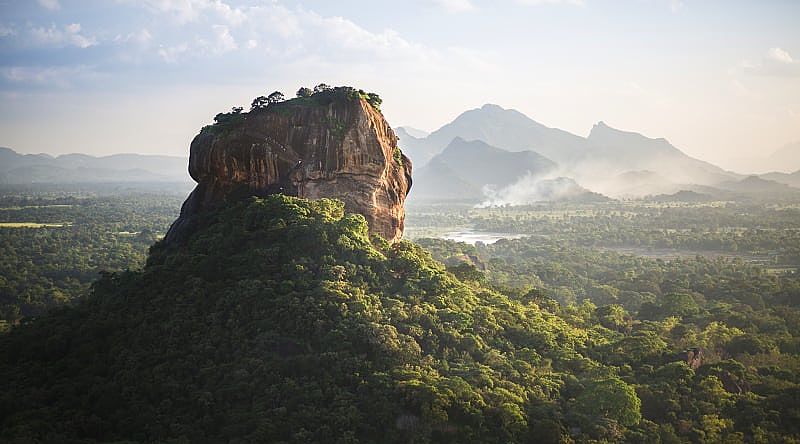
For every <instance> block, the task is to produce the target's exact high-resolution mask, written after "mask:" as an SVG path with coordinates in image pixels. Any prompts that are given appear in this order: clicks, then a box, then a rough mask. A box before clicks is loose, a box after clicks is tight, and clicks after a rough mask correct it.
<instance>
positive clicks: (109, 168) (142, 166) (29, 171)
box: [0, 148, 190, 184]
mask: <svg viewBox="0 0 800 444" xmlns="http://www.w3.org/2000/svg"><path fill="white" fill-rule="evenodd" d="M189 180H190V178H189V175H188V173H187V171H186V158H184V157H177V156H157V155H142V154H113V155H110V156H102V157H94V156H90V155H87V154H63V155H60V156H57V157H53V156H50V155H48V154H19V153H17V152H15V151H14V150H12V149H10V148H0V183H4V184H32V183H97V182H187V181H189Z"/></svg>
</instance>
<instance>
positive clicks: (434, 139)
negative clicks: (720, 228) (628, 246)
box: [397, 104, 800, 203]
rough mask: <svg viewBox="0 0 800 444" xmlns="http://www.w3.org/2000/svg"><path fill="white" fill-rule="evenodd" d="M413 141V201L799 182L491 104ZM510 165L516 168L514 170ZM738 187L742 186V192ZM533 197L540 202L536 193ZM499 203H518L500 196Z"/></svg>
mask: <svg viewBox="0 0 800 444" xmlns="http://www.w3.org/2000/svg"><path fill="white" fill-rule="evenodd" d="M414 134H417V136H422V135H423V134H424V132H420V131H419V130H415V131H410V130H409V129H407V128H406V127H403V128H399V129H398V131H397V136H398V138H399V143H400V147H401V148H402V149H403V151H404V152H405V153H406V154H407V155H408V156H409V158H410V159H411V160H412V161H413V162H415V166H416V168H417V171H418V174H417V176H418V177H417V184H418V185H419V186H418V187H417V188H416V189H415V193H412V195H411V199H412V200H413V199H434V198H439V199H448V198H462V199H465V198H480V197H481V196H480V195H479V193H480V194H481V195H482V197H488V194H493V195H494V197H495V198H497V197H498V196H497V190H499V189H502V188H504V187H509V186H511V185H512V184H514V183H519V186H517V187H512V188H510V189H514V190H516V191H519V188H520V187H521V186H527V187H528V188H531V189H535V188H541V187H538V186H537V185H536V184H537V181H539V180H553V179H555V178H558V177H561V178H569V179H571V180H572V181H573V182H574V183H575V185H576V186H580V187H581V188H582V187H586V188H588V189H589V190H592V191H594V192H599V193H602V194H604V195H608V196H612V197H644V196H648V195H666V194H672V193H676V192H678V191H681V190H691V191H695V192H701V193H709V192H710V193H711V194H716V192H719V193H722V194H725V193H729V192H737V193H742V192H745V191H748V192H750V191H752V192H764V190H766V189H770V190H778V189H780V190H783V191H786V190H789V192H792V190H794V189H793V188H784V187H783V186H781V185H788V186H797V178H796V176H793V175H788V174H780V173H773V174H768V175H762V176H761V177H760V179H762V180H764V181H766V182H767V183H766V185H765V184H764V183H761V182H759V183H758V184H756V183H755V182H754V181H752V180H747V179H748V177H747V176H745V175H741V174H738V173H734V172H731V171H726V170H724V169H722V168H720V167H718V166H716V165H713V164H711V163H709V162H705V161H702V160H699V159H696V158H693V157H691V156H689V155H687V154H685V153H684V152H682V151H681V150H680V149H678V148H676V147H675V146H673V145H672V144H670V143H669V142H668V141H667V140H666V139H663V138H656V139H653V138H649V137H646V136H644V135H642V134H639V133H636V132H629V131H622V130H619V129H615V128H612V127H610V126H608V125H607V124H605V123H604V122H599V123H597V124H596V125H594V127H593V128H592V130H591V132H590V133H589V135H588V136H587V137H581V136H578V135H575V134H572V133H569V132H567V131H564V130H561V129H557V128H550V127H547V126H545V125H543V124H541V123H539V122H536V121H535V120H533V119H531V118H529V117H528V116H526V115H524V114H522V113H521V112H519V111H516V110H513V109H504V108H502V107H500V106H498V105H492V104H487V105H483V106H482V107H481V108H477V109H473V110H469V111H466V112H464V113H462V114H461V115H459V116H458V117H456V119H455V120H453V121H452V122H450V123H448V124H446V125H444V126H442V127H441V128H439V129H438V130H436V131H433V132H432V133H430V134H428V135H426V136H422V137H417V136H415V135H414ZM468 141H480V142H482V144H469V143H468ZM454 144H455V145H454ZM467 147H468V148H469V149H467ZM460 151H463V153H462V154H461V155H459V152H460ZM476 151H480V153H478V152H476ZM520 152H526V153H536V154H538V156H537V157H536V159H537V160H536V163H537V164H538V165H545V164H546V165H548V168H532V167H530V165H526V164H524V163H522V164H520V165H517V162H516V161H515V160H512V159H513V158H511V157H509V154H510V153H520ZM531 158H532V157H531ZM473 162H478V163H477V164H476V165H473V167H472V170H470V169H469V168H468V167H466V166H465V165H464V164H465V163H470V164H472V163H473ZM509 162H511V163H514V164H515V166H514V167H511V168H510V167H508V163H509ZM474 170H478V171H477V172H475V171H474ZM493 178H494V179H493ZM738 182H742V184H741V185H737V184H738ZM770 182H771V184H770ZM578 184H580V185H578ZM545 188H546V187H545ZM487 191H488V193H487ZM587 191H588V190H587ZM798 191H800V190H798ZM528 195H529V196H531V198H536V197H537V196H539V197H540V195H539V194H538V193H535V192H531V193H528ZM498 200H499V201H516V200H517V199H507V198H504V197H503V196H500V198H499V199H498ZM522 203H524V202H522Z"/></svg>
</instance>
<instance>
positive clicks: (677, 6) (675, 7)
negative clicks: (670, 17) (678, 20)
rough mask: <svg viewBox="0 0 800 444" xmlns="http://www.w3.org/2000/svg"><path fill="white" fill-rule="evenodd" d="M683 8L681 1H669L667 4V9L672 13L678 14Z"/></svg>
mask: <svg viewBox="0 0 800 444" xmlns="http://www.w3.org/2000/svg"><path fill="white" fill-rule="evenodd" d="M684 6H685V4H684V3H683V1H681V0H670V2H669V9H671V10H672V12H678V11H680V10H681V9H683V7H684Z"/></svg>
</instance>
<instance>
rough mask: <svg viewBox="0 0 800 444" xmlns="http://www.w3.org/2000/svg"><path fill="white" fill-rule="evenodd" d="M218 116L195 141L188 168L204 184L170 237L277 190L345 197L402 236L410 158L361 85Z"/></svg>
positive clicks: (378, 230) (377, 224)
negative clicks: (229, 206) (209, 214)
mask: <svg viewBox="0 0 800 444" xmlns="http://www.w3.org/2000/svg"><path fill="white" fill-rule="evenodd" d="M215 120H216V122H217V123H216V124H214V125H211V126H207V127H205V128H203V130H202V131H200V134H198V135H197V136H196V137H195V138H194V140H193V141H192V143H191V148H190V157H189V174H190V175H191V176H192V178H193V179H194V180H196V181H197V183H198V184H197V187H195V189H194V191H192V193H191V194H190V195H189V197H188V198H187V199H186V202H184V204H183V206H182V207H181V214H180V217H179V218H178V219H177V220H176V221H175V222H174V223H173V224H172V226H171V227H170V229H169V232H168V233H167V235H166V238H165V240H166V242H167V243H175V242H180V241H181V239H183V238H185V236H186V235H188V234H189V233H190V232H191V231H192V230H193V227H194V226H195V223H196V221H197V219H198V218H200V217H202V214H203V212H205V211H207V210H212V209H214V208H218V207H220V206H222V205H224V204H225V203H227V202H231V201H235V200H238V199H242V198H246V197H248V196H252V195H257V196H263V195H267V194H274V193H284V194H287V195H291V196H298V197H304V198H311V199H316V198H323V197H328V198H336V199H340V200H342V201H343V202H344V204H345V210H346V211H348V212H353V213H360V214H362V215H364V217H365V218H366V219H367V222H368V223H369V226H370V232H371V233H374V234H379V235H381V236H383V237H384V238H385V239H387V240H389V241H395V240H397V239H399V238H400V237H401V236H402V234H403V220H404V218H405V214H404V209H403V202H404V201H405V198H406V195H407V194H408V192H409V190H410V188H411V161H410V160H409V159H408V158H407V157H406V156H405V155H403V153H402V152H401V151H400V149H399V148H398V146H397V137H396V136H395V133H394V131H393V130H392V128H391V127H390V126H389V124H388V123H387V122H386V120H385V119H384V118H383V115H382V114H381V112H380V111H379V110H378V109H376V106H374V104H372V103H371V101H369V100H368V97H367V96H366V95H365V94H363V93H362V92H359V91H356V90H354V89H352V88H335V89H330V90H326V91H322V92H317V93H316V94H314V95H313V96H310V97H304V98H297V99H292V100H288V101H285V102H279V103H271V104H269V105H267V106H263V107H260V108H257V109H254V110H252V111H250V112H249V113H241V112H236V111H234V112H232V113H228V114H219V115H217V117H216V119H215Z"/></svg>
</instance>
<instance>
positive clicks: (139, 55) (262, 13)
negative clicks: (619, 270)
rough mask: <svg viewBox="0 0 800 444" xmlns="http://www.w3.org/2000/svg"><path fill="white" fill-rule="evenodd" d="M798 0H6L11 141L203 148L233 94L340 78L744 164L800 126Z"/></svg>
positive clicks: (5, 124)
mask: <svg viewBox="0 0 800 444" xmlns="http://www.w3.org/2000/svg"><path fill="white" fill-rule="evenodd" d="M798 17H800V2H797V1H735V0H719V1H714V0H702V1H701V0H616V1H603V0H571V1H570V0H561V1H559V0H492V1H489V0H406V1H402V2H401V1H391V2H390V1H355V0H349V1H347V0H345V1H329V0H308V1H301V0H249V1H248V0H102V1H100V0H83V1H77V0H76V1H73V0H29V1H9V0H0V95H1V96H0V97H2V101H1V102H0V145H2V146H9V147H11V148H14V149H16V150H18V151H22V152H49V153H67V152H87V153H91V154H106V153H114V152H141V153H164V154H180V155H182V154H185V153H186V152H187V151H188V143H189V141H190V140H191V138H192V137H193V136H194V134H196V132H197V131H198V130H199V128H200V127H201V126H202V125H204V124H206V123H208V122H209V121H210V119H211V118H212V116H213V115H215V114H216V113H217V112H219V111H222V110H226V109H229V108H230V107H232V106H235V105H242V106H246V105H247V104H249V102H250V100H251V99H252V98H253V97H255V96H257V95H260V94H263V93H265V92H269V91H273V90H282V91H283V92H284V93H287V94H291V93H293V92H294V91H296V90H297V88H298V87H299V86H303V85H307V86H313V85H314V84H317V83H320V82H325V83H330V84H347V85H352V86H356V87H359V88H363V89H366V90H370V91H375V92H378V93H379V94H380V95H381V96H382V97H383V99H384V106H383V109H384V113H385V114H386V116H387V118H388V119H389V121H390V122H391V123H392V124H393V125H396V126H399V125H410V126H414V127H418V128H423V129H426V130H432V129H436V128H437V127H438V126H440V125H442V124H444V123H446V122H448V121H449V120H452V118H454V117H455V116H456V115H457V114H459V113H460V112H462V111H464V110H466V109H469V108H475V107H478V106H480V105H482V104H483V103H487V102H490V103H497V104H499V105H501V106H504V107H509V108H516V109H519V110H520V111H522V112H524V113H526V114H528V115H529V116H531V117H532V118H534V119H536V120H538V121H540V122H542V123H544V124H546V125H549V126H554V127H559V128H562V129H565V130H568V131H572V132H575V133H577V134H581V135H586V134H587V133H588V131H589V130H590V129H591V126H592V124H594V123H595V122H597V121H599V120H603V121H605V122H606V123H608V124H610V125H612V126H615V127H618V128H622V129H627V130H635V131H638V132H642V133H644V134H646V135H648V136H652V137H666V138H667V139H669V140H670V141H671V142H673V143H674V144H675V145H676V146H678V147H679V148H681V149H683V150H684V151H686V152H688V153H689V154H692V155H695V156H698V157H700V158H703V159H706V160H710V161H713V162H717V163H720V164H722V165H723V166H726V167H734V168H736V167H738V166H739V165H737V161H738V160H737V159H742V158H747V157H752V156H757V155H759V154H762V153H768V152H771V151H774V150H776V149H777V148H779V147H780V146H782V145H784V144H787V143H789V142H794V141H797V140H800V26H798Z"/></svg>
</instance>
